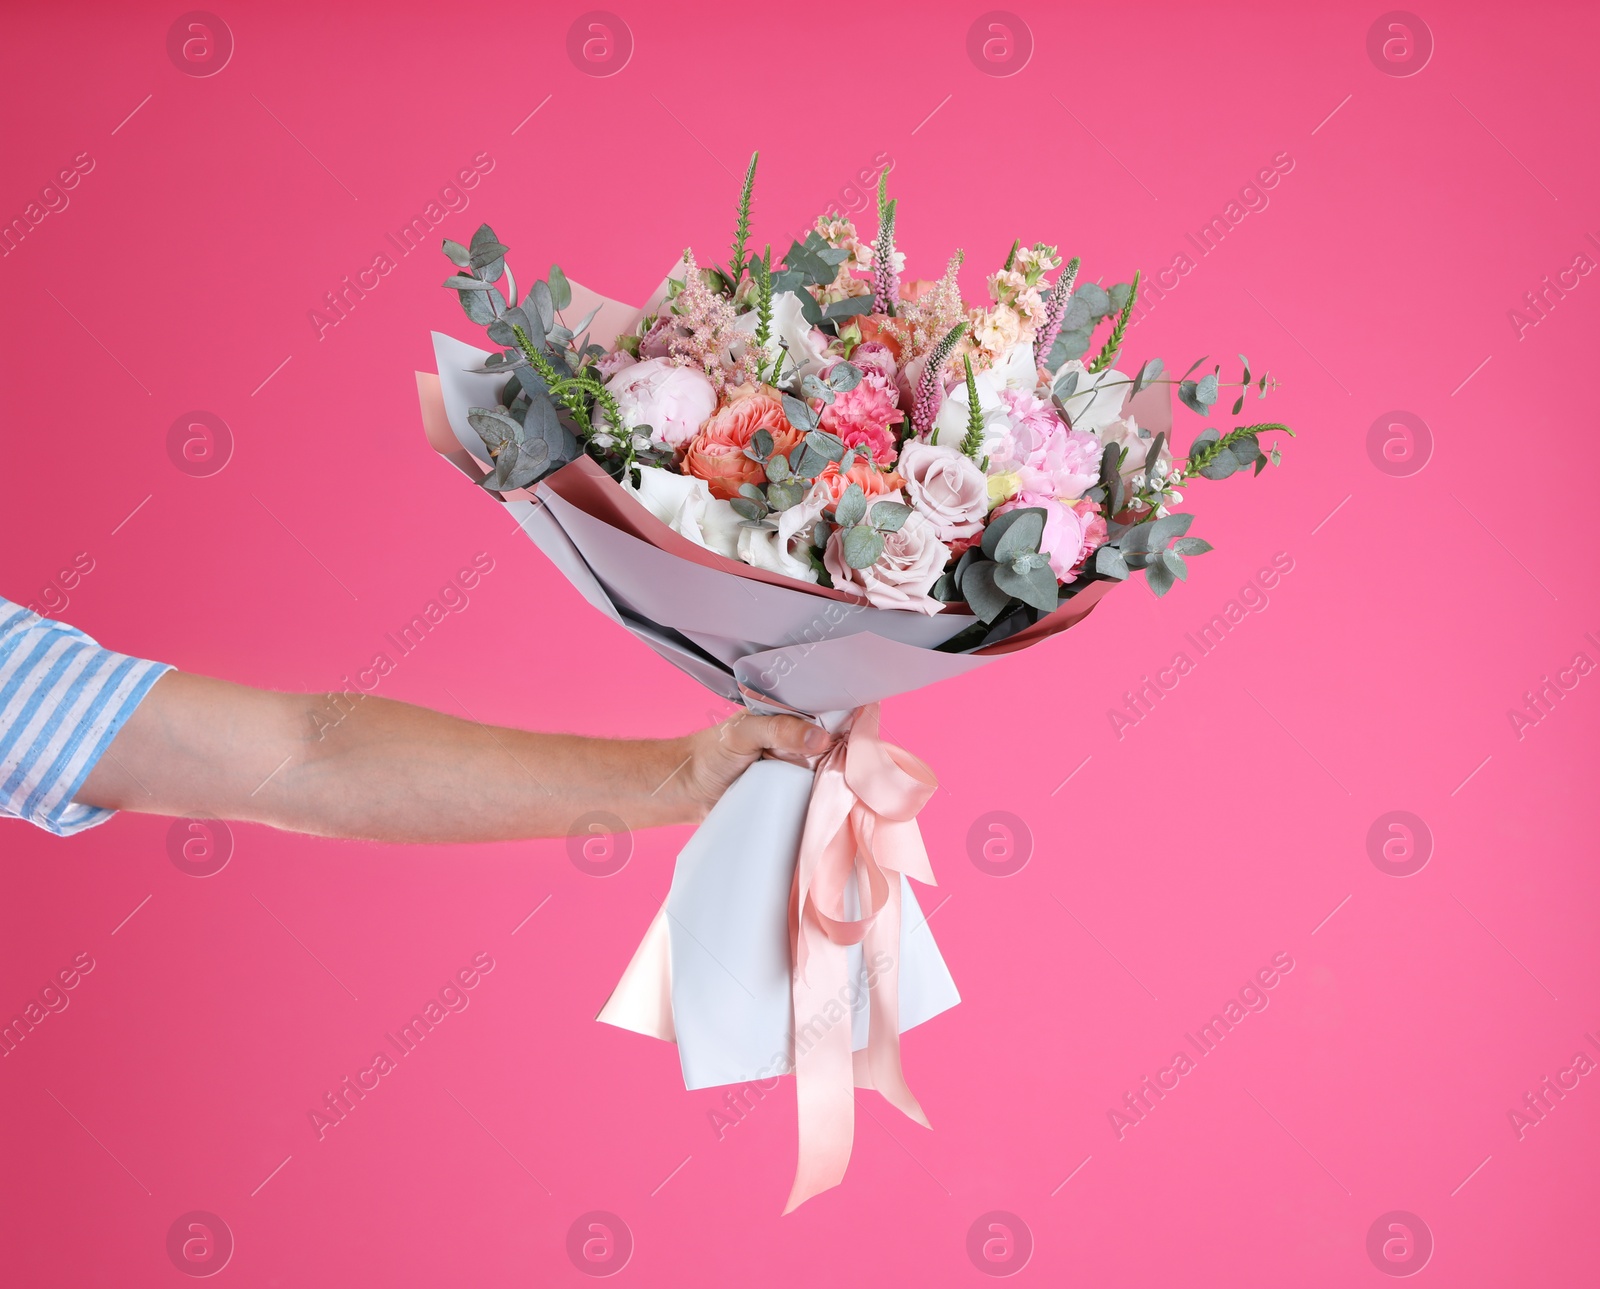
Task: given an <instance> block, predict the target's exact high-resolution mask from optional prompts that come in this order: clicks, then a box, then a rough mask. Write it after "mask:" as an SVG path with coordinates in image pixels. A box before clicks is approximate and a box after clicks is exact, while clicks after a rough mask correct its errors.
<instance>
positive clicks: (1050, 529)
mask: <svg viewBox="0 0 1600 1289" xmlns="http://www.w3.org/2000/svg"><path fill="white" fill-rule="evenodd" d="M1033 506H1039V507H1042V508H1043V510H1044V536H1043V537H1041V538H1040V539H1039V553H1040V554H1041V555H1045V556H1047V557H1048V558H1049V560H1050V571H1051V572H1052V573H1054V574H1055V575H1056V581H1058V582H1070V581H1072V579H1073V578H1074V577H1075V576H1077V574H1076V573H1075V572H1074V571H1073V570H1074V568H1075V566H1076V565H1077V563H1078V561H1079V560H1080V559H1081V558H1082V556H1083V551H1084V545H1085V541H1084V538H1085V536H1086V535H1087V529H1086V526H1085V521H1084V517H1083V516H1082V515H1080V514H1079V513H1078V512H1077V511H1076V510H1074V509H1072V507H1071V506H1069V505H1067V504H1066V503H1065V502H1063V501H1059V500H1057V499H1056V498H1055V497H1051V496H1047V495H1045V494H1043V493H1038V492H1019V493H1018V494H1017V495H1016V496H1015V497H1013V498H1011V500H1010V501H1008V502H1006V503H1005V504H1004V505H1001V506H996V507H995V511H994V517H995V518H999V517H1000V516H1001V515H1003V514H1006V513H1007V512H1008V511H1012V510H1026V509H1028V508H1029V507H1033ZM1101 536H1102V539H1103V538H1104V532H1103V528H1102V534H1101Z"/></svg>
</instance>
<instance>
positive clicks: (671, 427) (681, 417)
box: [594, 358, 717, 448]
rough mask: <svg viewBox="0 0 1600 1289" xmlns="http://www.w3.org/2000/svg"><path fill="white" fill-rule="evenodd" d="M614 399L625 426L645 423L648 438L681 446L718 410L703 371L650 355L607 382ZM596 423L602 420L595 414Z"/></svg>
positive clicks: (671, 445)
mask: <svg viewBox="0 0 1600 1289" xmlns="http://www.w3.org/2000/svg"><path fill="white" fill-rule="evenodd" d="M606 388H607V389H608V390H609V391H610V392H611V394H612V397H614V398H615V399H616V400H617V406H618V408H619V409H620V410H621V412H622V425H623V428H624V429H628V430H631V429H634V428H635V427H636V426H640V425H648V426H649V427H650V429H651V434H650V437H651V439H652V440H653V441H654V442H656V443H664V444H666V445H667V446H668V447H673V448H678V447H682V446H683V445H684V444H685V443H687V442H688V441H689V440H690V439H692V438H693V437H694V435H695V431H696V430H698V429H699V428H700V427H701V426H702V425H704V424H705V422H706V418H708V417H709V416H710V415H711V413H713V412H714V411H716V410H717V391H716V390H714V389H713V388H712V387H711V382H710V381H709V380H707V379H706V377H705V374H704V373H703V372H698V371H696V370H695V369H694V368H693V367H679V366H677V365H676V364H674V363H672V362H671V361H670V360H668V359H666V358H649V359H646V360H645V361H644V362H642V363H634V364H633V365H632V366H631V367H624V368H623V369H622V370H621V371H620V372H618V373H617V374H616V375H615V376H613V377H612V378H611V379H610V380H608V381H607V382H606ZM594 418H595V424H596V426H597V427H598V426H601V425H603V424H604V422H603V421H602V419H601V410H600V409H599V408H598V407H597V408H596V409H595V413H594Z"/></svg>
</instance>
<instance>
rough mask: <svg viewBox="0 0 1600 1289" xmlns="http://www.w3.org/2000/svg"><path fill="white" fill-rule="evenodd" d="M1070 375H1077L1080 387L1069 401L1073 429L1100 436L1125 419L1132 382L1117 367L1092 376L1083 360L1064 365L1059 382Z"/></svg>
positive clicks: (1058, 372) (1058, 377)
mask: <svg viewBox="0 0 1600 1289" xmlns="http://www.w3.org/2000/svg"><path fill="white" fill-rule="evenodd" d="M1069 371H1075V372H1077V373H1078V387H1077V389H1076V390H1075V391H1074V392H1073V394H1072V397H1071V398H1069V399H1067V400H1066V407H1067V416H1068V417H1069V418H1070V419H1071V421H1072V428H1073V429H1075V430H1087V431H1088V432H1089V433H1090V434H1098V433H1099V432H1100V431H1101V430H1103V429H1104V428H1105V427H1106V426H1108V425H1110V424H1111V422H1112V421H1114V420H1116V419H1117V418H1118V417H1120V416H1121V415H1122V405H1123V404H1124V403H1125V402H1127V401H1128V390H1129V389H1131V388H1132V387H1133V382H1132V381H1131V380H1130V379H1129V378H1128V377H1126V376H1124V375H1123V374H1122V373H1121V372H1119V371H1118V370H1117V369H1116V368H1115V367H1108V368H1107V369H1106V370H1105V371H1101V372H1090V371H1088V370H1086V369H1085V368H1084V365H1083V360H1082V359H1081V358H1074V359H1073V360H1072V361H1071V362H1066V363H1062V364H1061V368H1060V370H1059V371H1057V372H1056V379H1057V380H1058V381H1059V380H1060V379H1061V378H1062V377H1063V376H1065V375H1066V374H1067V373H1068V372H1069Z"/></svg>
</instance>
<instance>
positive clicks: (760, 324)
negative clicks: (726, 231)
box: [750, 245, 772, 363]
mask: <svg viewBox="0 0 1600 1289" xmlns="http://www.w3.org/2000/svg"><path fill="white" fill-rule="evenodd" d="M750 276H751V278H753V279H754V281H755V284H756V350H757V352H758V353H760V354H761V355H762V357H761V359H760V360H759V361H761V362H763V363H764V362H766V357H765V355H766V352H767V342H768V341H769V340H771V339H772V247H771V246H770V245H769V246H768V247H767V249H766V253H765V254H764V255H762V256H761V257H760V258H759V259H754V260H751V261H750Z"/></svg>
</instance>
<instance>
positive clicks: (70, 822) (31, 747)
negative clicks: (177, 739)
mask: <svg viewBox="0 0 1600 1289" xmlns="http://www.w3.org/2000/svg"><path fill="white" fill-rule="evenodd" d="M169 670H171V668H170V667H169V666H168V664H166V663H161V662H148V661H145V660H144V659H141V658H129V657H127V656H126V655H124V654H120V653H112V652H111V650H109V649H102V648H101V647H100V646H99V645H98V644H96V643H95V642H94V641H93V640H91V639H90V638H89V637H88V636H86V635H84V633H83V632H81V631H79V630H77V628H75V627H69V626H67V625H66V624H65V623H61V622H55V621H53V620H51V619H50V618H41V617H40V616H39V615H38V614H37V613H33V612H30V611H29V610H27V609H24V608H22V607H21V606H20V605H16V604H13V603H12V602H11V601H10V600H7V599H3V598H0V815H9V816H11V817H13V818H17V819H26V820H27V821H28V822H29V823H34V824H37V825H38V826H39V827H41V828H45V829H48V830H49V831H50V832H53V833H55V834H56V835H58V836H62V837H65V836H68V835H70V834H72V833H76V832H82V831H83V830H84V829H85V828H92V827H93V826H94V825H95V824H101V823H104V822H105V821H106V820H107V819H109V818H111V816H112V815H113V814H114V813H115V811H111V810H102V809H98V808H96V807H93V806H83V805H79V804H78V803H77V802H75V801H74V800H73V797H74V796H75V795H76V793H77V791H78V789H79V788H81V787H82V786H83V781H84V780H85V779H86V778H88V777H89V771H90V770H92V769H94V767H95V763H96V762H97V761H99V760H100V758H101V756H103V755H104V754H105V750H106V748H107V747H108V746H109V745H110V743H111V740H112V739H113V738H115V737H116V735H117V731H118V730H120V729H121V728H122V726H123V724H124V723H125V722H126V721H127V719H128V717H130V716H132V715H133V711H134V708H136V707H138V706H139V703H140V702H141V701H142V700H143V698H144V696H145V695H146V694H147V693H149V691H150V686H151V685H153V684H155V682H156V681H157V680H158V679H159V678H160V677H161V676H162V675H163V674H164V673H165V672H167V671H169Z"/></svg>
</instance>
